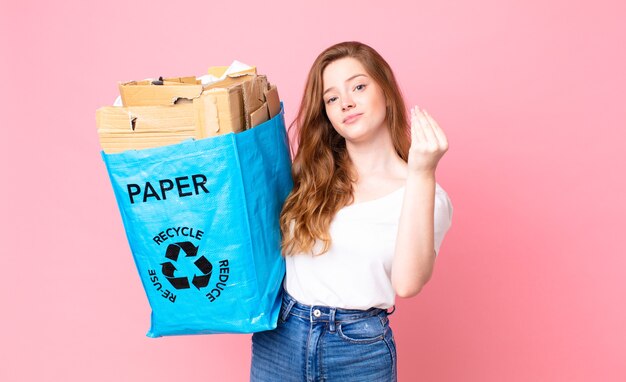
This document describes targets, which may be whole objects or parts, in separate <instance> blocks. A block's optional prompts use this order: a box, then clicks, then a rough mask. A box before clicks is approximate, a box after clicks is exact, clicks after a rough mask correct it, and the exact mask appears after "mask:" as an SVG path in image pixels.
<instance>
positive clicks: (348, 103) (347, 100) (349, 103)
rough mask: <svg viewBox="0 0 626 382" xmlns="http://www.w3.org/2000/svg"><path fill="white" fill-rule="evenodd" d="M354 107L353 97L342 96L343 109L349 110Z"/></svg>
mask: <svg viewBox="0 0 626 382" xmlns="http://www.w3.org/2000/svg"><path fill="white" fill-rule="evenodd" d="M353 107H354V101H353V100H352V97H342V104H341V108H342V110H344V111H345V110H348V109H352V108H353Z"/></svg>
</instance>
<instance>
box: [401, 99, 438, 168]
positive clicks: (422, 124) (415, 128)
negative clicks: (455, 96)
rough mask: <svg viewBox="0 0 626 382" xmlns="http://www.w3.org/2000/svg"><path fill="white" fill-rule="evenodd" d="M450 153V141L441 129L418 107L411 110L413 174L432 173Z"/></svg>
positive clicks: (410, 151) (410, 161)
mask: <svg viewBox="0 0 626 382" xmlns="http://www.w3.org/2000/svg"><path fill="white" fill-rule="evenodd" d="M446 151H448V139H447V138H446V135H445V134H444V132H443V130H441V127H439V125H438V124H437V122H435V120H434V119H433V118H432V117H431V116H430V115H429V114H428V113H427V112H426V110H422V109H420V108H419V107H417V106H414V107H412V108H411V148H410V149H409V159H408V166H409V171H413V172H432V173H434V172H435V170H436V168H437V163H438V162H439V160H440V159H441V157H443V155H444V154H445V153H446Z"/></svg>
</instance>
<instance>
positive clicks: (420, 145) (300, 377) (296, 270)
mask: <svg viewBox="0 0 626 382" xmlns="http://www.w3.org/2000/svg"><path fill="white" fill-rule="evenodd" d="M410 112H411V115H410V124H409V121H408V118H407V113H406V111H405V104H404V101H403V99H402V96H401V94H400V90H399V88H398V85H397V83H396V80H395V77H394V75H393V72H392V71H391V69H390V67H389V65H388V64H387V62H385V60H384V59H383V58H382V57H381V56H380V55H379V54H378V53H377V52H376V51H375V50H374V49H372V48H371V47H369V46H367V45H365V44H362V43H358V42H344V43H339V44H336V45H334V46H331V47H330V48H328V49H326V50H325V51H324V52H322V53H321V54H320V55H319V56H318V58H317V59H316V60H315V62H314V63H313V67H312V68H311V70H310V73H309V76H308V80H307V83H306V86H305V91H304V97H303V99H302V103H301V105H300V110H299V112H298V115H297V117H296V120H295V121H294V123H293V124H292V125H291V126H290V129H291V128H292V127H293V126H294V124H295V125H296V126H297V127H298V136H297V139H298V143H299V146H298V152H297V154H296V155H295V158H294V161H293V166H292V174H293V179H294V187H293V190H292V192H291V194H290V195H289V196H288V198H287V200H286V201H285V204H284V206H283V210H282V212H281V218H280V225H281V231H282V233H283V243H282V249H283V254H284V255H285V260H286V266H287V270H286V276H285V279H284V282H283V291H282V292H283V299H282V308H281V311H280V316H279V318H278V326H277V328H276V329H274V330H269V331H264V332H258V333H254V334H253V336H252V366H251V377H250V378H251V380H252V381H342V382H346V381H395V380H397V367H396V366H397V356H396V346H395V341H394V337H393V332H392V330H391V327H390V326H389V320H388V315H389V314H391V313H393V311H392V312H388V311H387V309H389V308H392V307H393V308H394V309H395V305H394V301H395V296H396V295H399V296H401V297H412V296H415V295H417V294H418V293H419V292H420V290H421V288H422V287H423V286H424V284H426V282H427V281H428V280H429V279H430V277H431V274H432V270H433V266H434V263H435V257H436V255H437V253H438V251H439V247H440V246H441V242H442V241H443V237H444V235H445V234H446V232H447V230H448V228H449V227H450V225H451V220H452V204H451V202H450V199H449V198H448V196H447V194H446V192H445V191H444V190H443V189H442V188H441V187H440V186H439V185H438V184H437V183H436V182H435V169H436V166H437V163H438V162H439V160H440V159H441V157H442V156H443V155H444V154H445V152H446V151H447V149H448V142H447V139H446V136H445V134H444V133H443V131H442V130H441V128H440V127H439V126H438V125H437V123H436V122H435V121H434V120H433V119H432V117H430V116H429V115H428V113H426V112H425V111H423V110H420V109H419V108H412V109H411V111H410Z"/></svg>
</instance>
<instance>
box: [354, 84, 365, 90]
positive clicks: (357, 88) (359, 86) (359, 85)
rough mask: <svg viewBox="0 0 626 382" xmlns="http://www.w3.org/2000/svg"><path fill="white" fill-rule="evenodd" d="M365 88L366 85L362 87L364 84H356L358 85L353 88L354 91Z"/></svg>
mask: <svg viewBox="0 0 626 382" xmlns="http://www.w3.org/2000/svg"><path fill="white" fill-rule="evenodd" d="M365 86H366V85H364V84H358V85H357V86H355V87H354V88H355V89H356V90H362V89H365Z"/></svg>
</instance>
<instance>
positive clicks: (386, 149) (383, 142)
mask: <svg viewBox="0 0 626 382" xmlns="http://www.w3.org/2000/svg"><path fill="white" fill-rule="evenodd" d="M346 149H347V150H348V154H349V155H350V159H351V160H352V164H353V165H354V168H355V170H356V172H357V175H358V178H359V181H361V180H363V179H364V178H369V177H372V176H389V175H392V174H395V173H397V171H398V167H399V165H402V164H403V163H404V161H403V160H402V158H400V156H399V155H398V154H397V153H396V150H395V148H394V147H393V143H392V141H391V135H390V134H389V131H388V130H386V129H384V130H382V131H381V134H379V135H378V136H376V137H372V139H368V140H367V141H363V142H349V141H347V142H346Z"/></svg>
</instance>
